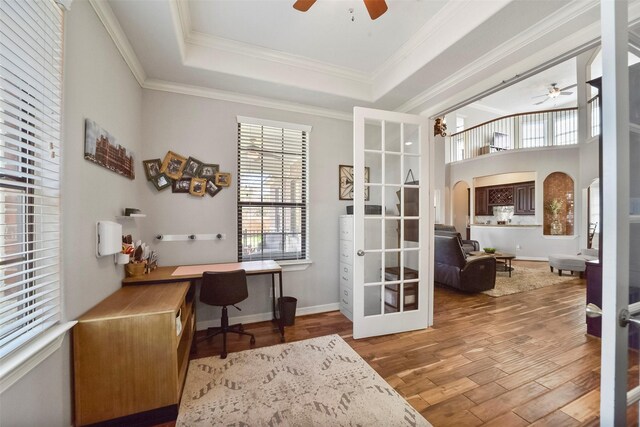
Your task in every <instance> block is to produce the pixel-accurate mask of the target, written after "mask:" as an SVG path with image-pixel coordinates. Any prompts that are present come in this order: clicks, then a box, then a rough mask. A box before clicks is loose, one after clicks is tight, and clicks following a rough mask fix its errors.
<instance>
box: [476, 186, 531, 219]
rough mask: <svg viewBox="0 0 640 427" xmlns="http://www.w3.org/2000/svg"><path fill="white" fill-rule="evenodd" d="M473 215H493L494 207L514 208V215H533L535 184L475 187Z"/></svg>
mask: <svg viewBox="0 0 640 427" xmlns="http://www.w3.org/2000/svg"><path fill="white" fill-rule="evenodd" d="M475 195H476V199H475V215H493V207H494V206H514V214H516V215H535V213H536V183H535V182H534V181H530V182H522V183H517V184H508V185H493V186H489V187H476V189H475Z"/></svg>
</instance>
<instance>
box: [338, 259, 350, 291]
mask: <svg viewBox="0 0 640 427" xmlns="http://www.w3.org/2000/svg"><path fill="white" fill-rule="evenodd" d="M340 286H346V287H347V288H349V289H353V267H352V266H350V265H349V264H345V263H344V262H341V263H340Z"/></svg>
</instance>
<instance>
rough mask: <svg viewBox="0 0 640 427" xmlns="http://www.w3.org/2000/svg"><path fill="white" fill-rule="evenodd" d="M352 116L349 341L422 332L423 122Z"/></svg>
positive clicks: (429, 294) (428, 278) (426, 168)
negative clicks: (351, 309) (351, 237)
mask: <svg viewBox="0 0 640 427" xmlns="http://www.w3.org/2000/svg"><path fill="white" fill-rule="evenodd" d="M353 114H354V120H353V133H354V153H353V157H354V196H353V199H354V240H353V241H354V251H353V252H354V254H353V255H354V257H353V259H354V276H353V277H354V286H353V337H354V338H364V337H369V336H375V335H385V334H391V333H395V332H402V331H410V330H415V329H423V328H426V327H427V326H429V325H430V324H431V323H432V318H433V316H432V313H431V311H432V304H433V303H432V301H433V237H432V235H433V212H432V208H433V204H432V203H431V202H430V200H432V196H431V193H432V192H431V190H430V188H431V187H430V186H431V183H432V182H433V179H432V176H431V174H432V172H431V171H432V167H431V163H432V159H433V154H432V153H433V146H432V144H431V143H430V141H429V129H430V126H429V119H428V118H426V117H422V116H414V115H408V114H401V113H394V112H390V111H381V110H373V109H368V108H359V107H356V108H354V110H353ZM365 181H368V182H365ZM365 208H366V209H365Z"/></svg>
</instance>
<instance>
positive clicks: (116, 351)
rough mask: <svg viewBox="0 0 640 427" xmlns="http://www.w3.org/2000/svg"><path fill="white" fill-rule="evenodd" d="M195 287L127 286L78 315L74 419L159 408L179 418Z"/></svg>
mask: <svg viewBox="0 0 640 427" xmlns="http://www.w3.org/2000/svg"><path fill="white" fill-rule="evenodd" d="M194 291H195V289H194V288H192V287H190V285H189V282H181V283H168V284H162V285H140V286H127V287H124V288H121V289H119V290H118V291H116V292H115V293H113V294H112V295H111V296H109V297H107V298H106V299H105V300H103V301H102V302H101V303H99V304H98V305H96V306H95V307H94V308H92V309H91V310H89V311H88V312H87V313H85V314H84V315H82V316H81V317H80V318H79V319H78V324H77V325H76V326H75V327H74V328H73V364H74V384H75V390H74V395H75V414H76V417H75V424H76V425H79V426H80V425H87V424H94V423H99V422H104V421H107V420H113V419H115V418H121V417H126V416H129V415H133V414H139V413H142V412H147V411H151V410H156V409H161V408H173V410H172V413H173V416H174V417H175V415H176V414H177V412H178V404H179V403H180V396H181V395H182V387H183V385H184V380H185V377H186V374H187V366H188V365H189V350H190V348H191V343H192V340H193V335H194V333H195V312H194V304H193V302H194V294H195V292H194ZM174 419H175V418H174ZM121 424H122V425H126V424H127V422H125V421H122V423H121ZM114 425H115V424H114Z"/></svg>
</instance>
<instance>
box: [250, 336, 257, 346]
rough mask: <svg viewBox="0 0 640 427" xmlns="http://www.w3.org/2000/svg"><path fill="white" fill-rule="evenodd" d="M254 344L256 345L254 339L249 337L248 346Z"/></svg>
mask: <svg viewBox="0 0 640 427" xmlns="http://www.w3.org/2000/svg"><path fill="white" fill-rule="evenodd" d="M255 343H256V339H255V338H254V337H251V340H250V341H249V344H251V345H254V344H255Z"/></svg>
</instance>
